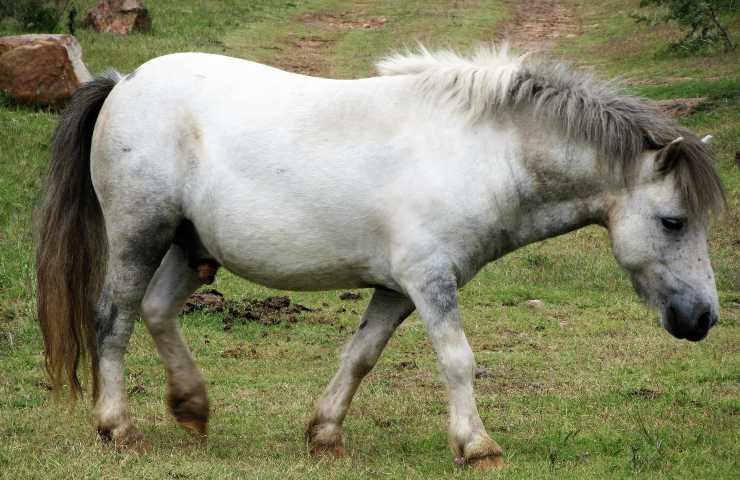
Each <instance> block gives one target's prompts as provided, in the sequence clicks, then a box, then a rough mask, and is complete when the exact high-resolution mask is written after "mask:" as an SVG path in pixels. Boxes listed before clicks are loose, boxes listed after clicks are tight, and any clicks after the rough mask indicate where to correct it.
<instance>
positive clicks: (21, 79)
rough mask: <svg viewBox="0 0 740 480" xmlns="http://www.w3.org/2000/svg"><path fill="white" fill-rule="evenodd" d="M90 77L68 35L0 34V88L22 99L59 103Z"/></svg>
mask: <svg viewBox="0 0 740 480" xmlns="http://www.w3.org/2000/svg"><path fill="white" fill-rule="evenodd" d="M90 80H92V76H91V75H90V72H88V70H87V67H85V64H84V63H83V62H82V47H80V44H79V43H78V42H77V39H76V38H75V37H73V36H71V35H17V36H12V37H0V90H3V91H5V92H7V93H8V94H9V95H10V96H11V97H13V98H15V99H16V100H18V101H20V102H21V103H26V104H39V105H59V104H62V103H64V101H65V100H67V99H68V98H69V97H71V96H72V94H73V93H74V92H75V90H77V88H78V87H79V86H80V84H82V83H84V82H88V81H90Z"/></svg>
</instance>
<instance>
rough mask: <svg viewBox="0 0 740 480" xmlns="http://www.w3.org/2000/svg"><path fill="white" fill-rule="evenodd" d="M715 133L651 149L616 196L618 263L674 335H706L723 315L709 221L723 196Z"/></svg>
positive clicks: (613, 216) (612, 224)
mask: <svg viewBox="0 0 740 480" xmlns="http://www.w3.org/2000/svg"><path fill="white" fill-rule="evenodd" d="M710 139H711V137H710V136H707V137H705V138H704V139H703V140H699V139H697V138H696V137H694V136H693V135H691V136H689V135H687V136H685V137H678V138H676V139H674V140H673V141H671V142H670V143H668V144H667V145H665V146H662V148H655V149H650V150H647V151H645V152H644V153H643V154H642V155H641V158H640V160H639V161H638V162H637V164H636V165H635V173H634V176H635V178H633V179H632V181H631V182H629V184H630V185H629V186H628V187H627V188H626V189H625V190H623V191H622V192H621V193H619V194H617V195H615V197H614V199H613V202H612V204H611V206H610V209H609V218H608V225H607V226H608V228H609V232H610V236H611V240H612V247H613V250H614V255H615V257H616V258H617V261H618V262H619V263H620V265H622V267H624V268H625V269H626V270H627V271H628V272H629V273H630V275H631V277H632V282H633V283H634V285H635V289H636V290H637V292H638V293H639V294H640V295H641V296H642V297H643V298H645V299H646V300H647V301H648V303H649V304H651V305H652V306H654V307H655V308H657V309H658V310H659V312H660V314H661V323H662V325H663V327H664V328H665V329H666V330H668V332H670V333H671V334H672V335H673V336H675V337H677V338H685V339H688V340H691V341H699V340H701V339H703V338H704V337H706V336H707V333H708V332H709V329H710V328H712V326H713V325H714V324H715V323H716V322H717V319H718V318H719V303H718V300H717V290H716V287H715V282H714V272H713V270H712V265H711V264H710V262H709V251H708V245H707V224H708V219H709V215H710V214H711V212H712V210H714V209H717V208H719V207H721V205H722V203H723V202H724V195H723V192H722V186H721V183H720V181H719V177H718V176H717V173H716V171H715V169H714V165H713V161H712V159H711V152H710V150H709V148H708V145H707V144H708V142H709V140H710Z"/></svg>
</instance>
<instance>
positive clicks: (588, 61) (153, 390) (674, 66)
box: [0, 0, 740, 479]
mask: <svg viewBox="0 0 740 480" xmlns="http://www.w3.org/2000/svg"><path fill="white" fill-rule="evenodd" d="M92 3H94V2H93V1H83V2H78V4H81V6H83V7H84V6H86V5H90V4H92ZM149 3H150V5H149V7H150V10H151V11H152V14H153V19H154V30H153V31H152V32H151V33H148V34H135V35H132V36H130V37H123V38H122V37H115V36H111V35H98V34H93V33H91V32H88V31H84V30H82V31H80V32H79V39H80V42H81V43H82V45H83V48H84V51H85V59H86V61H87V63H88V65H89V67H90V69H91V70H92V71H101V70H103V69H104V68H106V67H108V66H113V67H116V68H119V69H120V70H122V71H130V70H133V69H134V68H135V67H136V66H137V65H139V64H140V63H142V62H144V61H146V60H147V59H149V58H152V57H154V56H157V55H161V54H165V53H168V52H174V51H182V50H199V51H210V52H217V53H226V54H229V55H237V56H243V57H248V58H253V59H257V60H260V61H263V62H268V63H275V64H280V63H281V62H284V61H285V57H286V55H287V56H289V55H294V52H290V51H288V50H289V48H288V47H286V44H285V39H295V38H300V37H302V36H311V37H316V38H321V39H323V40H326V47H325V48H324V49H323V50H321V52H320V54H321V55H322V61H323V62H324V63H322V64H321V68H324V69H328V70H329V71H330V72H331V74H333V75H336V76H341V77H356V76H365V75H368V74H370V73H371V72H372V61H373V60H374V59H375V58H377V57H378V56H380V55H382V54H384V53H386V52H387V51H388V50H390V49H393V48H399V47H403V46H404V45H409V46H413V45H414V42H415V41H416V40H423V41H424V42H427V43H431V44H433V45H438V46H439V45H441V46H445V45H451V46H456V47H461V48H464V47H466V46H469V45H472V44H474V43H475V42H476V41H477V40H480V39H483V40H486V39H490V38H492V37H493V35H494V34H495V32H496V27H497V25H499V24H500V22H501V21H504V20H505V19H506V18H507V16H508V14H509V10H508V8H507V6H511V5H513V4H514V2H513V1H511V2H508V1H507V2H496V1H483V0H481V1H479V2H476V1H462V0H461V1H457V2H454V1H453V2H442V1H437V0H435V1H433V2H422V1H407V2H397V1H391V0H365V1H361V2H360V1H357V2H340V1H329V0H325V1H316V2H306V1H295V0H294V1H277V0H262V1H250V2H239V1H236V0H234V1H211V0H199V1H187V2H184V1H175V0H159V1H157V2H149ZM636 3H637V2H635V1H628V0H608V1H606V2H586V1H580V2H579V8H578V13H579V15H580V21H581V25H582V31H581V34H580V35H578V36H577V37H575V38H566V39H563V40H562V41H561V42H560V43H559V44H558V46H557V47H556V53H557V54H559V55H562V56H565V57H567V58H569V59H572V60H573V61H576V62H578V63H580V64H583V65H589V66H592V67H593V68H595V69H596V71H597V73H598V74H599V75H603V76H609V77H610V76H615V75H621V76H622V77H624V78H626V79H627V81H628V84H629V88H630V89H631V90H632V91H634V92H635V93H638V94H640V95H644V96H647V97H650V98H655V99H658V98H660V99H664V98H675V97H698V96H701V97H707V101H706V102H705V104H704V105H703V106H702V107H701V108H700V109H699V110H698V111H697V112H696V113H694V114H692V115H690V116H688V117H684V118H682V119H681V121H682V123H684V124H685V125H686V126H688V127H690V128H692V129H694V130H695V131H697V132H698V133H702V134H703V133H712V134H713V135H715V141H716V144H715V149H716V152H717V157H718V162H719V167H720V171H721V173H722V176H723V179H724V181H725V184H726V186H727V190H728V203H729V208H728V212H727V213H726V214H725V215H724V217H722V218H720V219H718V220H717V221H716V222H715V225H714V228H713V230H712V235H711V247H712V259H713V263H714V266H715V271H716V274H717V281H718V287H719V292H720V301H721V306H722V320H721V323H720V324H719V325H718V326H717V327H716V328H715V329H714V330H713V331H712V332H711V334H710V336H709V338H708V339H707V340H705V341H704V342H701V343H699V344H690V343H687V342H681V341H677V340H675V339H673V338H671V337H670V336H669V335H668V334H667V333H666V332H665V331H663V330H662V329H660V328H659V327H658V326H657V322H656V315H655V314H654V313H653V312H650V311H649V310H647V309H646V308H645V307H644V306H642V305H641V304H640V303H639V301H638V300H637V298H636V296H635V294H634V293H633V291H632V288H631V286H630V284H629V280H628V278H627V277H626V275H625V274H624V273H623V272H622V271H620V270H619V269H618V268H617V266H616V264H615V262H614V260H613V257H612V255H611V253H610V251H609V245H608V239H607V236H606V232H605V231H604V230H603V229H600V228H596V227H592V228H587V229H584V230H581V231H579V232H575V233H573V234H569V235H567V236H564V237H560V238H556V239H551V240H547V241H545V242H541V243H539V244H537V245H532V246H530V247H527V248H525V249H522V250H520V251H518V252H515V253H514V254H511V255H509V256H507V257H505V258H504V259H502V260H500V261H499V262H496V263H495V264H493V265H490V266H489V267H488V268H486V269H485V270H484V271H483V272H481V274H479V275H478V276H477V277H476V278H475V279H474V280H473V281H472V282H470V284H468V285H467V286H466V287H465V288H464V289H463V290H462V292H461V294H460V302H461V306H462V314H463V317H464V323H465V327H466V331H467V334H468V337H469V340H470V343H471V344H472V346H473V349H474V350H475V352H476V358H477V361H478V364H479V366H481V367H483V368H485V369H486V371H487V372H488V374H489V375H487V376H484V377H483V378H481V379H479V380H478V382H477V397H478V403H479V410H480V412H481V416H482V418H483V421H484V423H485V425H486V426H487V428H488V431H489V432H490V433H491V435H492V436H493V437H494V438H495V439H496V440H497V441H498V442H499V443H500V444H501V445H502V446H503V447H504V449H505V451H506V456H507V463H508V466H507V467H506V469H505V470H503V471H502V472H494V473H488V474H485V475H484V474H479V473H477V472H471V471H468V470H462V469H458V468H456V467H455V466H454V465H453V464H452V462H451V457H450V454H449V452H448V450H447V445H446V443H447V440H446V433H445V431H446V424H447V407H446V399H445V393H444V387H443V385H442V383H441V381H440V379H439V377H438V373H437V370H436V365H435V359H434V355H433V353H432V351H431V348H430V346H429V343H428V341H427V340H426V337H425V334H424V331H423V327H422V325H421V323H420V322H419V320H418V318H417V317H416V315H414V316H412V317H411V318H410V319H409V320H408V321H407V322H406V323H405V324H404V325H402V326H401V327H400V328H399V330H398V332H397V334H396V335H395V336H394V338H393V339H392V340H391V343H390V345H389V347H388V348H387V350H386V352H385V354H384V355H383V357H382V359H381V361H380V362H379V364H378V366H377V367H376V368H375V370H373V372H372V373H371V374H370V375H369V376H368V378H367V379H366V380H365V382H364V383H363V386H362V387H361V390H360V392H359V393H358V395H357V397H356V400H355V402H354V404H353V407H352V409H351V411H350V415H349V416H348V418H347V421H346V424H345V427H346V428H345V430H346V441H347V447H348V449H349V451H350V452H351V455H350V457H349V458H348V459H345V460H341V461H327V460H314V459H312V458H311V457H309V456H308V454H307V453H306V450H305V447H304V445H303V437H302V427H303V424H304V422H305V420H306V419H307V418H308V416H309V414H310V412H311V407H312V403H313V401H314V400H315V398H316V397H317V396H318V395H319V394H320V392H321V390H322V389H323V387H324V385H325V384H326V383H327V382H328V380H329V378H330V377H331V375H332V374H333V372H334V370H335V368H336V363H337V358H338V353H339V351H340V349H341V346H342V344H343V342H344V341H345V340H346V339H347V338H348V337H349V335H350V334H351V332H352V331H353V330H354V329H355V328H356V325H357V323H358V320H359V316H360V314H361V313H362V311H363V309H364V307H365V306H366V303H367V301H368V297H369V294H370V292H369V291H366V292H363V293H364V296H363V299H361V300H359V301H342V300H339V298H338V293H337V292H323V293H287V294H288V295H289V296H290V297H291V299H292V300H293V301H295V302H300V303H303V304H305V305H308V306H311V307H313V308H314V309H316V311H315V312H311V313H307V314H304V315H303V316H302V318H301V319H300V321H299V322H297V323H291V322H289V321H287V319H286V320H285V321H282V322H281V323H279V324H278V325H271V326H265V325H262V324H259V323H254V322H252V323H246V324H243V323H242V324H236V325H235V326H234V327H233V328H232V329H231V330H230V331H228V332H225V331H224V330H223V323H222V320H223V319H222V317H221V316H220V315H219V314H205V313H202V312H196V313H191V314H188V315H185V316H184V317H183V318H182V325H183V331H184V334H185V336H186V338H187V340H188V343H189V344H190V345H191V347H192V349H193V353H194V356H195V358H196V360H197V362H198V363H199V365H200V366H201V368H202V369H203V371H204V374H205V376H206V378H207V382H208V385H209V393H210V397H211V402H212V409H213V418H212V422H211V427H210V433H211V434H210V438H209V442H208V444H207V445H206V446H202V445H200V444H198V443H197V442H195V441H193V440H192V439H191V438H190V437H188V435H187V434H186V433H185V432H183V431H181V430H180V429H179V428H178V427H177V426H176V425H175V424H174V422H173V421H172V420H171V419H170V418H169V417H168V415H167V414H166V411H165V408H164V405H163V400H164V396H165V390H164V374H163V371H162V366H161V364H160V362H159V360H158V359H157V355H156V352H155V349H154V347H153V343H152V341H151V339H150V338H149V336H148V335H147V334H146V331H145V329H144V328H143V326H142V325H141V324H140V323H139V324H137V327H136V332H135V335H134V337H133V339H132V342H131V346H130V349H129V354H128V357H127V377H128V378H127V385H128V386H129V389H130V391H131V395H130V397H131V398H130V403H131V413H132V415H133V417H134V419H135V421H136V422H137V424H138V425H139V427H140V428H141V429H142V430H143V431H144V433H145V435H146V436H147V438H148V439H149V441H150V442H151V443H152V444H153V446H154V447H153V450H152V451H151V452H149V453H148V454H146V455H134V454H120V453H115V452H112V451H111V450H109V449H108V448H106V447H104V446H102V445H101V444H100V443H99V442H97V441H96V439H95V435H94V432H93V429H92V428H91V424H90V420H91V419H90V409H89V406H88V405H85V404H83V405H81V406H80V407H79V408H77V410H75V411H74V412H71V413H70V412H68V411H67V410H65V409H64V408H63V406H58V405H54V404H53V402H52V401H51V399H50V396H49V392H48V391H47V389H46V386H45V385H46V384H45V380H44V375H43V370H42V367H41V364H42V357H41V353H40V352H41V348H42V347H41V339H40V335H39V333H38V330H37V326H36V325H35V323H34V313H33V300H34V292H33V253H32V252H33V247H32V244H33V229H32V225H33V210H34V206H35V205H36V203H37V201H38V198H39V185H40V178H41V175H42V173H43V171H44V167H45V164H46V159H47V155H48V146H49V145H48V144H49V140H50V136H51V132H52V130H53V127H54V124H55V121H56V119H57V114H55V113H53V112H52V113H50V112H43V111H32V110H28V109H24V108H21V107H11V106H8V105H5V106H0V168H1V169H2V174H0V478H8V479H10V478H13V479H15V478H37V477H38V478H42V477H43V478H64V477H67V478H101V477H104V478H172V479H190V478H379V477H383V478H399V477H409V478H443V477H445V478H446V477H455V478H460V477H464V478H479V477H480V478H483V477H487V478H488V477H492V478H539V477H545V476H547V477H549V476H552V477H558V478H604V477H616V478H622V477H642V478H672V477H678V478H686V477H689V478H690V477H695V478H736V477H737V476H738V473H739V472H740V469H739V467H738V463H737V459H738V458H740V448H739V447H738V445H740V441H739V440H740V438H738V436H739V432H740V428H739V427H740V425H739V423H740V422H739V419H740V402H739V401H738V399H739V398H740V361H739V358H738V351H739V350H740V330H739V325H738V321H739V320H740V253H739V252H740V247H738V241H740V213H738V212H740V173H739V172H740V170H738V168H737V167H736V166H734V155H735V151H736V150H737V148H738V144H737V141H738V138H740V109H739V108H738V95H737V92H738V90H740V88H739V87H738V81H737V77H738V75H737V72H738V66H739V62H738V56H737V54H732V55H729V56H727V55H709V56H696V57H677V56H673V55H669V54H667V53H665V52H662V51H661V47H660V46H661V45H663V44H664V43H665V42H666V40H667V39H669V38H670V37H671V36H672V35H675V32H674V31H672V30H670V28H661V29H658V30H654V31H650V30H648V29H645V27H642V26H635V25H634V23H633V21H632V20H631V19H629V18H627V17H626V13H628V12H629V11H631V10H632V9H633V8H635V5H636ZM78 6H80V5H78ZM81 10H82V8H81ZM328 11H332V12H340V13H341V12H345V14H346V15H347V16H348V18H350V19H363V18H370V17H378V16H384V17H386V18H387V23H386V24H385V25H384V26H383V27H382V28H377V29H349V30H335V29H330V28H325V27H321V26H317V25H307V24H305V23H303V22H301V21H299V19H300V17H301V15H304V14H305V13H306V12H328ZM17 31H18V30H17V27H16V26H14V25H12V24H11V23H8V22H6V23H3V24H2V25H0V34H12V33H16V32H17ZM293 60H295V58H294V57H291V61H293ZM298 60H301V61H302V60H303V59H300V58H299V59H298ZM215 287H216V288H218V289H219V290H221V291H222V292H224V293H225V294H226V295H227V296H229V297H230V298H242V297H248V298H262V297H265V296H268V295H274V294H275V292H274V291H270V290H267V289H264V288H262V287H259V286H257V285H254V284H250V283H248V282H245V281H243V280H240V279H238V278H236V277H234V276H232V275H230V274H228V273H225V272H222V273H220V274H219V278H218V280H217V284H216V285H215ZM531 298H539V299H542V300H543V301H544V304H545V306H544V308H542V309H539V310H533V309H530V308H527V307H525V306H522V302H524V301H525V300H527V299H531ZM236 346H244V347H246V348H247V349H248V350H251V349H252V348H253V349H254V352H255V353H254V354H251V353H250V355H248V356H246V357H244V358H236V359H235V358H224V357H223V356H222V354H223V352H224V351H225V350H228V349H231V348H234V347H236Z"/></svg>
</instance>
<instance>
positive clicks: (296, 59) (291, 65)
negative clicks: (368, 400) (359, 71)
mask: <svg viewBox="0 0 740 480" xmlns="http://www.w3.org/2000/svg"><path fill="white" fill-rule="evenodd" d="M359 3H360V5H358V8H357V9H355V10H353V11H352V13H346V12H343V13H335V12H309V13H304V14H302V15H300V16H299V17H298V18H297V19H296V20H297V21H298V22H300V23H302V24H304V25H306V26H308V27H310V28H311V30H312V32H315V34H312V35H288V36H286V37H283V38H281V39H280V40H279V41H278V43H279V48H280V50H281V53H280V55H279V56H278V57H277V59H276V66H278V67H280V68H283V69H285V70H288V71H291V72H296V73H303V74H306V75H313V76H320V77H331V76H332V74H333V73H334V68H333V65H332V64H331V60H330V56H331V50H332V47H333V46H334V44H335V43H336V42H337V41H338V40H339V39H340V38H341V37H342V35H344V34H345V33H346V32H348V31H350V30H355V29H358V28H362V29H375V28H383V26H384V25H385V23H386V18H385V17H370V16H366V15H364V12H363V8H362V6H363V2H359Z"/></svg>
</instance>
